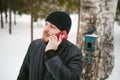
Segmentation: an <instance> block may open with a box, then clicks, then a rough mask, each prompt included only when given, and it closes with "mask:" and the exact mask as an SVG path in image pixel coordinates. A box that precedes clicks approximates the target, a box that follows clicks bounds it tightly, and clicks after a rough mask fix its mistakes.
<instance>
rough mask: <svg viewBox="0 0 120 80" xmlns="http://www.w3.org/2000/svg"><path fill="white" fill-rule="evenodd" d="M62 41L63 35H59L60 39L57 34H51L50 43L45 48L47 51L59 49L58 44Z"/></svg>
mask: <svg viewBox="0 0 120 80" xmlns="http://www.w3.org/2000/svg"><path fill="white" fill-rule="evenodd" d="M61 42H62V37H61V35H60V36H59V39H58V38H57V36H55V35H52V36H50V37H49V41H48V44H47V46H46V49H45V52H46V51H48V50H57V49H58V46H59V44H60V43H61Z"/></svg>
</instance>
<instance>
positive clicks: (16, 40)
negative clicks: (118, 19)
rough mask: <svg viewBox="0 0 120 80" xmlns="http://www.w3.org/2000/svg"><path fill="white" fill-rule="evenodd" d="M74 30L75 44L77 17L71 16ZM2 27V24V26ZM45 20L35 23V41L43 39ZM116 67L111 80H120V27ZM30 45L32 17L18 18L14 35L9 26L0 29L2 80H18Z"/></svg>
mask: <svg viewBox="0 0 120 80" xmlns="http://www.w3.org/2000/svg"><path fill="white" fill-rule="evenodd" d="M71 18H72V22H73V24H72V29H71V31H70V33H69V38H68V39H69V40H70V41H72V42H73V43H74V44H75V42H76V33H77V15H71ZM0 26H1V24H0ZM43 26H44V20H43V21H40V20H39V21H38V22H35V23H34V39H37V38H41V35H42V30H43ZM114 33H115V34H114V38H115V39H114V40H115V41H114V43H115V45H114V48H115V52H114V54H115V67H114V69H113V72H112V74H111V76H110V78H109V79H107V80H120V77H119V74H120V69H119V67H120V62H119V61H120V58H119V56H120V53H119V52H120V26H118V25H117V24H115V30H114ZM29 44H30V16H28V15H22V16H17V25H14V24H13V26H12V35H9V33H8V24H5V25H4V28H3V29H1V28H0V80H16V78H17V76H18V73H19V69H20V67H21V64H22V61H23V58H24V56H25V54H26V52H27V49H28V46H29Z"/></svg>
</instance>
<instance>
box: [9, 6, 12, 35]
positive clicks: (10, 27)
mask: <svg viewBox="0 0 120 80" xmlns="http://www.w3.org/2000/svg"><path fill="white" fill-rule="evenodd" d="M9 34H12V22H11V8H9Z"/></svg>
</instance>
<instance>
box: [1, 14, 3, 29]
mask: <svg viewBox="0 0 120 80" xmlns="http://www.w3.org/2000/svg"><path fill="white" fill-rule="evenodd" d="M1 28H3V15H2V12H1Z"/></svg>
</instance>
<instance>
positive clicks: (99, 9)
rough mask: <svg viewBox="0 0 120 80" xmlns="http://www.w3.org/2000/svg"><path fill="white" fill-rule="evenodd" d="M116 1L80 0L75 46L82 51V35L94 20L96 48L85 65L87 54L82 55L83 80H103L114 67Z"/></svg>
mask: <svg viewBox="0 0 120 80" xmlns="http://www.w3.org/2000/svg"><path fill="white" fill-rule="evenodd" d="M117 2H118V0H81V7H80V8H81V9H80V26H79V30H78V31H79V32H78V33H79V34H78V36H77V40H78V41H77V45H78V47H79V48H81V49H83V43H84V36H83V35H82V34H83V33H84V32H86V30H87V29H88V28H89V27H90V25H91V24H92V23H93V22H94V21H95V19H96V26H95V27H96V29H97V30H96V35H97V36H98V38H97V48H96V51H95V53H92V62H91V64H90V65H88V64H87V52H86V51H84V50H82V52H83V55H84V65H83V67H84V69H83V75H82V79H83V80H96V79H97V78H98V79H100V80H105V79H106V78H107V77H108V76H109V75H110V73H111V72H112V69H113V67H114V52H113V48H114V46H113V28H114V26H113V24H114V19H115V15H116V7H117Z"/></svg>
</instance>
